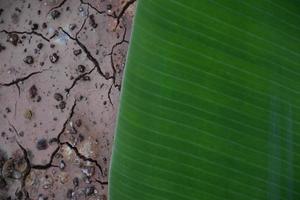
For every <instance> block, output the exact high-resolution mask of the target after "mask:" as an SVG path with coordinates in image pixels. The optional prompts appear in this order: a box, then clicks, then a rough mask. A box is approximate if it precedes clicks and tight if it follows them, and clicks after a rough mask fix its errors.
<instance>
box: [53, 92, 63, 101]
mask: <svg viewBox="0 0 300 200" xmlns="http://www.w3.org/2000/svg"><path fill="white" fill-rule="evenodd" d="M53 97H54V99H55V100H56V101H62V100H63V99H64V97H63V96H62V95H61V94H60V93H54V95H53Z"/></svg>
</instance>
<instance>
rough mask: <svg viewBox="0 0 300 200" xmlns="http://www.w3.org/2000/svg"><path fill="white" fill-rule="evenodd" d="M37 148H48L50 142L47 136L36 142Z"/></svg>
mask: <svg viewBox="0 0 300 200" xmlns="http://www.w3.org/2000/svg"><path fill="white" fill-rule="evenodd" d="M36 148H37V149H38V150H46V149H47V148H48V142H47V140H46V139H45V138H41V139H39V140H38V141H37V143H36Z"/></svg>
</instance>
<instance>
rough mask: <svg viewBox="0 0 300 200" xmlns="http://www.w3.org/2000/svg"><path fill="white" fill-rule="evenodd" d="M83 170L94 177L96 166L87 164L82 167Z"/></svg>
mask: <svg viewBox="0 0 300 200" xmlns="http://www.w3.org/2000/svg"><path fill="white" fill-rule="evenodd" d="M81 172H82V173H83V174H84V175H86V176H87V177H92V176H93V175H94V173H95V167H94V166H86V167H84V168H83V169H81Z"/></svg>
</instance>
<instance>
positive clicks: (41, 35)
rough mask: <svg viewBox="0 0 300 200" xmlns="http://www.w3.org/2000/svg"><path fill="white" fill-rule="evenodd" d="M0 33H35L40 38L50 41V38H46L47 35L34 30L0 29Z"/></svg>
mask: <svg viewBox="0 0 300 200" xmlns="http://www.w3.org/2000/svg"><path fill="white" fill-rule="evenodd" d="M0 33H6V34H21V35H23V34H26V35H36V36H39V37H41V38H43V39H44V40H46V41H47V42H50V39H48V38H47V37H45V36H44V35H43V34H41V33H38V32H36V31H7V30H1V31H0Z"/></svg>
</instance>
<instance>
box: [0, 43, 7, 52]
mask: <svg viewBox="0 0 300 200" xmlns="http://www.w3.org/2000/svg"><path fill="white" fill-rule="evenodd" d="M5 49H6V47H5V46H3V45H2V44H0V52H2V51H4V50H5Z"/></svg>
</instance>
